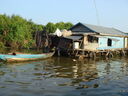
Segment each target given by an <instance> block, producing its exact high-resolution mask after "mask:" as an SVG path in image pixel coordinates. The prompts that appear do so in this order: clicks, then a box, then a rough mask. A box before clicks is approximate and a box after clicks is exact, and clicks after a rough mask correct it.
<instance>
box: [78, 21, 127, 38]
mask: <svg viewBox="0 0 128 96" xmlns="http://www.w3.org/2000/svg"><path fill="white" fill-rule="evenodd" d="M81 24H83V23H81ZM83 25H84V26H86V27H88V28H89V29H91V30H93V31H95V32H97V33H102V34H112V35H121V36H128V35H127V34H126V33H124V32H122V31H120V30H117V29H115V28H108V27H103V26H96V25H90V24H83Z"/></svg>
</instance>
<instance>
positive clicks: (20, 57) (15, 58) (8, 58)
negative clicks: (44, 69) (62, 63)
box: [0, 52, 54, 62]
mask: <svg viewBox="0 0 128 96" xmlns="http://www.w3.org/2000/svg"><path fill="white" fill-rule="evenodd" d="M53 55H54V52H51V53H43V54H17V55H7V54H0V59H1V60H2V61H5V62H24V61H32V60H33V61H34V60H40V59H46V58H49V57H52V56H53Z"/></svg>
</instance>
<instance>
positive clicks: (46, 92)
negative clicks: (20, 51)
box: [0, 57, 128, 96]
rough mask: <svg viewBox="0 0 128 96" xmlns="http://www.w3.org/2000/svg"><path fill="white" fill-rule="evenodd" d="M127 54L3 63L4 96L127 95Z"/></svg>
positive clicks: (1, 88)
mask: <svg viewBox="0 0 128 96" xmlns="http://www.w3.org/2000/svg"><path fill="white" fill-rule="evenodd" d="M127 95H128V60H127V57H123V58H112V59H107V60H106V59H96V60H92V59H85V60H77V59H72V58H66V57H53V58H50V59H46V60H41V61H33V62H24V63H8V64H7V63H1V66H0V96H127Z"/></svg>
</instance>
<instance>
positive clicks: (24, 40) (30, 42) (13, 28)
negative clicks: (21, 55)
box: [0, 14, 73, 48]
mask: <svg viewBox="0 0 128 96" xmlns="http://www.w3.org/2000/svg"><path fill="white" fill-rule="evenodd" d="M72 25H73V24H72V23H69V22H68V23H64V22H59V23H56V24H54V23H51V22H49V23H48V24H47V25H46V26H44V25H38V24H35V23H34V22H33V21H32V20H26V19H24V18H22V17H20V16H17V15H12V16H7V15H6V14H4V15H0V47H1V48H5V47H9V48H30V47H33V46H35V39H34V37H35V33H36V32H37V31H43V30H44V29H45V30H46V31H47V32H48V33H53V32H55V30H56V28H59V29H69V28H70V27H71V26H72Z"/></svg>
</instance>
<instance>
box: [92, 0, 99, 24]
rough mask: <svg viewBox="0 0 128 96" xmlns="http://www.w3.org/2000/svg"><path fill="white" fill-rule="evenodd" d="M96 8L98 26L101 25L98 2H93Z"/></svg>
mask: <svg viewBox="0 0 128 96" xmlns="http://www.w3.org/2000/svg"><path fill="white" fill-rule="evenodd" d="M93 3H94V6H95V10H96V18H97V25H100V18H99V13H98V9H97V6H96V1H95V0H93Z"/></svg>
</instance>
